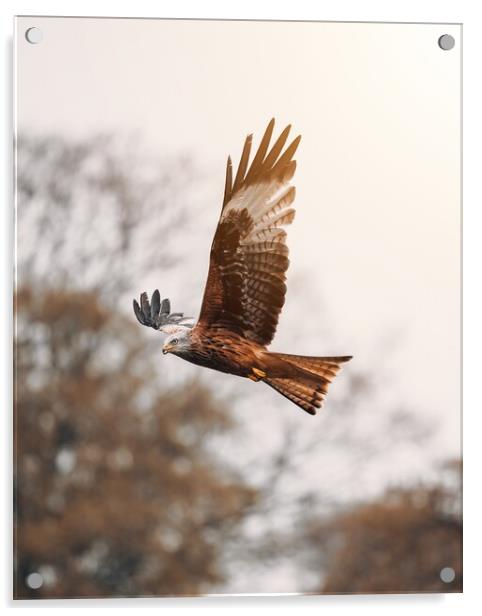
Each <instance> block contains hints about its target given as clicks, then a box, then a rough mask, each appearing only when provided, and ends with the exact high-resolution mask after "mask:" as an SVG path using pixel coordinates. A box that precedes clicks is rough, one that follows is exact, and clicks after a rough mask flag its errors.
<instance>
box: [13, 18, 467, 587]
mask: <svg viewBox="0 0 482 616" xmlns="http://www.w3.org/2000/svg"><path fill="white" fill-rule="evenodd" d="M15 28H16V42H15V55H16V58H15V62H16V67H15V124H16V125H15V167H16V169H15V170H16V258H15V267H16V279H15V280H16V284H15V362H16V364H15V434H14V443H15V460H14V467H15V494H14V506H15V510H14V531H15V532H14V596H15V597H16V598H29V599H40V598H74V597H120V596H129V597H142V596H183V595H203V594H231V593H245V594H252V593H281V594H282V593H318V594H333V593H394V592H400V593H401V592H460V591H461V589H462V560H461V533H462V512H461V493H460V490H461V459H462V451H461V444H460V422H461V403H460V381H461V371H460V318H461V315H460V285H461V276H460V249H461V239H460V217H461V196H460V194H461V193H460V190H461V171H460V159H461V148H460V139H461V131H460V123H461V107H460V100H461V54H462V29H461V26H460V25H458V24H395V23H334V22H316V23H315V22H275V21H271V22H255V21H221V20H219V21H203V20H162V19H117V18H116V19H110V18H102V19H97V18H62V17H56V18H52V17H26V16H24V17H18V18H17V19H16V24H15ZM249 135H252V137H251V136H249ZM298 136H301V140H300V139H299V138H298ZM228 156H230V158H229V159H228ZM295 189H296V191H295ZM295 214H296V215H295ZM144 293H145V294H144ZM134 298H135V301H134V302H133V299H134Z"/></svg>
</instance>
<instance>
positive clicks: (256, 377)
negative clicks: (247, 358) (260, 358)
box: [248, 368, 266, 383]
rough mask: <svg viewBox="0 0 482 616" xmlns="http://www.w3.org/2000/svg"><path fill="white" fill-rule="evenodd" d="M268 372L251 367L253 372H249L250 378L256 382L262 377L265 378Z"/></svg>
mask: <svg viewBox="0 0 482 616" xmlns="http://www.w3.org/2000/svg"><path fill="white" fill-rule="evenodd" d="M265 376H266V372H264V371H263V370H259V368H251V374H248V379H251V380H252V381H254V382H255V383H256V382H257V381H259V380H261V379H264V377H265Z"/></svg>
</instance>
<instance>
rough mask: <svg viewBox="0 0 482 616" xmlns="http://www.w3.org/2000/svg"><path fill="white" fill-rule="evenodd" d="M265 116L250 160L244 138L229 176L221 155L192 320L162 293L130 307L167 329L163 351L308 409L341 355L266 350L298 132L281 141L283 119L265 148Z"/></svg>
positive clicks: (283, 255) (283, 266)
mask: <svg viewBox="0 0 482 616" xmlns="http://www.w3.org/2000/svg"><path fill="white" fill-rule="evenodd" d="M273 128H274V120H271V122H270V123H269V124H268V127H267V129H266V132H265V133H264V136H263V138H262V140H261V143H260V145H259V147H258V151H257V152H256V154H255V156H254V158H253V160H252V162H251V164H250V165H249V158H250V152H251V144H252V135H249V136H248V137H247V138H246V141H245V143H244V147H243V151H242V154H241V159H240V162H239V166H238V170H237V172H236V176H235V177H234V179H233V166H232V162H231V158H230V157H229V158H228V162H227V167H226V180H225V188H224V199H223V205H222V209H221V215H220V218H219V222H218V226H217V229H216V233H215V234H214V239H213V243H212V247H211V254H210V260H209V272H208V279H207V282H206V288H205V290H204V297H203V301H202V306H201V313H200V315H199V319H198V321H197V323H196V324H193V322H192V321H191V319H188V318H186V317H184V315H183V314H182V313H171V307H170V302H169V300H167V299H165V300H163V301H162V302H161V300H160V295H159V291H157V290H156V291H155V292H154V293H153V295H152V298H151V302H149V300H148V298H147V294H146V293H142V295H141V301H140V304H139V303H138V302H137V301H136V300H134V312H135V314H136V316H137V319H138V320H139V322H140V323H142V325H146V326H148V327H153V328H154V329H158V330H161V331H162V332H164V333H165V334H167V338H166V340H165V343H164V346H163V353H173V354H174V355H178V356H179V357H182V358H183V359H186V360H187V361H190V362H192V363H194V364H198V365H200V366H205V367H207V368H213V369H214V370H219V371H221V372H227V373H229V374H235V375H237V376H243V377H247V378H249V379H251V380H253V381H263V382H265V383H266V384H267V385H270V386H271V387H272V388H273V389H275V390H276V391H278V392H279V393H280V394H282V395H283V396H285V397H286V398H288V399H289V400H291V401H292V402H294V403H295V404H297V405H298V406H299V407H301V408H302V409H303V410H305V411H307V412H308V413H310V414H311V415H314V414H315V413H316V409H317V408H320V407H321V406H322V404H323V400H324V398H325V396H326V393H327V391H328V386H329V384H330V383H331V381H332V380H333V378H334V377H335V376H336V374H337V373H338V372H339V370H340V368H341V364H343V363H344V362H346V361H348V360H350V359H351V356H344V357H305V356H301V355H287V354H284V353H271V352H270V351H268V350H267V347H268V345H269V344H270V343H271V341H272V339H273V337H274V334H275V332H276V326H277V324H278V319H279V315H280V312H281V309H282V308H283V304H284V302H285V294H286V284H285V280H286V270H287V269H288V265H289V259H288V246H287V245H286V231H285V230H284V229H283V227H285V226H287V225H289V224H291V222H292V221H293V219H294V216H295V210H294V208H293V207H292V206H293V202H294V199H295V188H294V186H292V185H291V184H290V180H291V179H292V177H293V175H294V172H295V169H296V162H295V161H294V160H293V156H294V154H295V152H296V149H297V147H298V144H299V142H300V139H301V137H300V136H298V137H296V139H294V140H293V141H292V142H291V143H290V144H289V145H288V147H285V145H286V142H287V140H288V135H289V132H290V128H291V127H290V126H287V127H286V128H285V129H284V131H283V132H282V133H281V134H280V136H279V137H278V139H277V140H276V141H275V143H274V144H273V145H272V146H271V148H270V143H271V137H272V134H273Z"/></svg>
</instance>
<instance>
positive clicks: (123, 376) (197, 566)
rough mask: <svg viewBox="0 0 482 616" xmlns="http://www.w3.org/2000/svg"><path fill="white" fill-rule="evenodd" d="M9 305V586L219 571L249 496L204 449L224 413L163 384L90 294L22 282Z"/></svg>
mask: <svg viewBox="0 0 482 616" xmlns="http://www.w3.org/2000/svg"><path fill="white" fill-rule="evenodd" d="M16 303H17V353H16V359H17V365H16V426H15V428H16V482H15V485H16V499H15V501H16V517H15V525H16V528H15V537H16V574H15V596H16V597H23V598H25V597H34V596H35V597H44V598H45V597H86V596H120V595H129V596H139V595H158V594H161V595H162V594H171V595H172V594H196V593H199V592H202V591H205V590H206V589H207V588H209V586H210V585H212V584H213V583H215V582H218V583H219V582H220V581H222V580H223V579H224V576H223V571H222V570H221V568H220V566H219V562H218V559H219V555H220V553H221V552H222V549H223V545H222V542H223V540H224V539H226V537H227V536H229V534H231V533H234V532H235V530H236V527H237V525H238V523H239V521H240V519H241V518H242V516H243V510H244V509H245V508H246V507H248V506H250V505H252V503H253V502H254V499H255V493H254V491H253V490H251V489H250V488H249V487H247V486H246V485H245V483H244V482H243V481H242V480H241V479H240V478H239V477H237V476H236V475H235V473H233V472H230V471H229V469H227V468H226V466H225V465H221V464H220V463H219V461H217V460H216V458H215V456H214V454H213V452H212V448H210V447H209V444H210V438H211V437H212V436H213V435H215V434H216V433H219V432H220V431H225V430H228V429H232V428H233V424H232V421H231V420H230V415H229V413H228V410H227V409H226V408H224V407H223V405H222V404H220V403H219V402H218V401H216V400H215V399H214V398H213V397H212V395H211V394H210V393H209V391H207V390H206V389H205V388H204V387H203V386H201V385H199V384H197V383H196V382H193V383H191V384H190V386H188V387H186V386H183V387H182V388H179V389H171V390H166V389H165V388H164V389H163V388H162V386H161V385H160V384H159V378H158V376H157V375H156V373H155V372H154V370H153V369H152V367H151V366H150V365H148V364H146V361H145V357H143V354H142V353H143V344H142V340H141V339H140V338H139V336H138V328H137V326H136V325H135V324H134V323H133V322H130V321H127V320H125V318H124V317H122V316H119V315H118V314H117V313H116V312H114V311H111V310H108V309H106V308H105V307H104V306H103V305H102V304H100V303H99V302H98V300H97V298H96V296H95V294H93V293H88V292H80V291H79V292H68V291H60V290H58V291H46V292H43V291H42V290H41V289H38V288H31V287H29V288H24V289H20V290H19V291H18V294H17V298H16ZM32 574H39V575H40V576H41V580H42V585H41V587H40V588H38V589H34V588H31V587H29V582H30V585H32V580H33V585H34V586H35V577H34V578H32V577H30V578H29V576H32ZM37 579H40V578H37Z"/></svg>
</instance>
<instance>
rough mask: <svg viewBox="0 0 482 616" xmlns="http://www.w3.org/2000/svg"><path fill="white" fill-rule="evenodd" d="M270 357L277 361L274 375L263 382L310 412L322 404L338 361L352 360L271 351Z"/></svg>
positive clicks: (339, 367) (348, 357) (312, 413)
mask: <svg viewBox="0 0 482 616" xmlns="http://www.w3.org/2000/svg"><path fill="white" fill-rule="evenodd" d="M270 356H273V359H274V360H275V361H276V371H275V373H276V376H274V375H273V376H267V377H266V378H264V379H263V381H264V382H265V383H267V384H268V385H269V386H270V387H272V388H273V389H275V390H276V391H278V392H279V393H280V394H281V395H282V396H285V398H288V400H291V401H292V402H294V403H295V404H297V405H298V406H299V407H301V408H302V409H303V410H304V411H306V412H307V413H310V415H315V414H316V409H319V408H321V407H322V405H323V401H324V399H325V396H326V394H327V392H328V386H329V385H330V383H331V381H332V380H333V379H334V378H335V376H336V375H337V374H338V372H339V371H340V370H341V368H342V366H341V364H344V363H345V362H347V361H349V360H350V359H351V356H345V357H306V356H303V355H287V354H285V353H270ZM279 360H281V362H280V361H279ZM283 365H284V366H286V371H284V370H283V368H282V367H283Z"/></svg>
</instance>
